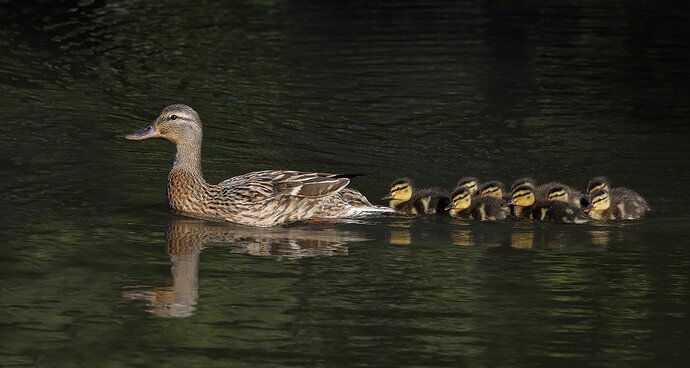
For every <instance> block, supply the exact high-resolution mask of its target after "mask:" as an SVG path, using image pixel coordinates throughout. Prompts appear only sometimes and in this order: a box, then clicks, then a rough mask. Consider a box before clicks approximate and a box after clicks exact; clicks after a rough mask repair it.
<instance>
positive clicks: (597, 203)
mask: <svg viewBox="0 0 690 368" xmlns="http://www.w3.org/2000/svg"><path fill="white" fill-rule="evenodd" d="M591 206H592V211H606V210H608V209H609V207H611V199H610V198H609V195H608V193H605V194H602V195H599V196H596V197H594V198H592V202H591Z"/></svg>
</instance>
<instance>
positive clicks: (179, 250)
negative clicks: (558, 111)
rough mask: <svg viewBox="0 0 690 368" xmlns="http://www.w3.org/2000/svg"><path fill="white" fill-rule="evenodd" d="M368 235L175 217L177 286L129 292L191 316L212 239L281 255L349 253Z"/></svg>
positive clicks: (170, 249)
mask: <svg viewBox="0 0 690 368" xmlns="http://www.w3.org/2000/svg"><path fill="white" fill-rule="evenodd" d="M365 240H368V239H366V238H364V237H361V236H357V235H356V234H353V233H352V232H349V231H343V230H339V229H337V228H320V227H278V228H270V229H266V228H255V227H246V226H242V225H228V224H214V223H209V222H205V221H202V220H195V219H173V220H172V221H171V222H170V224H169V225H168V232H167V242H166V251H167V253H168V254H169V255H170V263H171V266H172V267H171V274H172V286H166V287H160V288H152V289H150V290H131V291H127V292H124V293H123V295H122V296H123V297H124V298H127V299H135V300H145V301H146V303H147V305H148V307H149V308H148V311H149V312H151V313H153V314H154V315H156V316H159V317H189V316H191V315H192V314H193V313H194V310H195V309H196V304H197V299H198V295H199V281H198V275H199V253H200V251H201V250H202V249H203V247H204V246H205V244H208V243H231V246H232V248H231V252H232V253H241V254H249V255H254V256H274V257H280V258H291V259H294V258H304V257H317V256H338V255H347V254H348V248H347V247H346V246H345V245H346V244H347V243H351V242H356V241H365Z"/></svg>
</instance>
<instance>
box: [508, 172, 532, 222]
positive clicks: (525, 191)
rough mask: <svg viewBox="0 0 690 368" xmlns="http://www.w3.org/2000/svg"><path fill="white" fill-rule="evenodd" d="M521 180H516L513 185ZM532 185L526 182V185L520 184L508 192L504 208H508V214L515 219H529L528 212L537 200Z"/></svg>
mask: <svg viewBox="0 0 690 368" xmlns="http://www.w3.org/2000/svg"><path fill="white" fill-rule="evenodd" d="M522 180H523V179H518V180H516V181H515V183H513V185H515V184H517V183H518V182H519V181H522ZM532 183H533V182H531V181H530V182H527V184H520V185H518V186H516V187H515V188H513V190H511V192H510V198H509V199H508V201H506V203H504V204H503V205H504V206H508V207H510V214H511V215H513V217H514V218H516V219H519V218H530V211H531V210H532V206H533V205H534V202H536V200H537V198H536V195H535V194H534V185H533V184H532Z"/></svg>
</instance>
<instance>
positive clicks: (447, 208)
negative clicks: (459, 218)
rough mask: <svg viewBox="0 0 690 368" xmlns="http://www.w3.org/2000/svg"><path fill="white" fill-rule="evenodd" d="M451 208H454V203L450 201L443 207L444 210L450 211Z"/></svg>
mask: <svg viewBox="0 0 690 368" xmlns="http://www.w3.org/2000/svg"><path fill="white" fill-rule="evenodd" d="M453 208H455V203H451V204H449V205H447V206H446V207H445V208H444V210H446V211H450V210H452V209H453Z"/></svg>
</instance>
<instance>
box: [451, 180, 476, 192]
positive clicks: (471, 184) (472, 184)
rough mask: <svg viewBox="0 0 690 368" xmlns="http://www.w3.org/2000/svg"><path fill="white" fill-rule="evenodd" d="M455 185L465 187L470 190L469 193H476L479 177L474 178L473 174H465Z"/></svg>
mask: <svg viewBox="0 0 690 368" xmlns="http://www.w3.org/2000/svg"><path fill="white" fill-rule="evenodd" d="M455 187H456V188H467V190H469V191H470V194H472V195H477V191H478V190H479V179H477V178H475V177H474V176H466V177H464V178H462V179H460V180H459V181H458V184H456V185H455Z"/></svg>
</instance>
